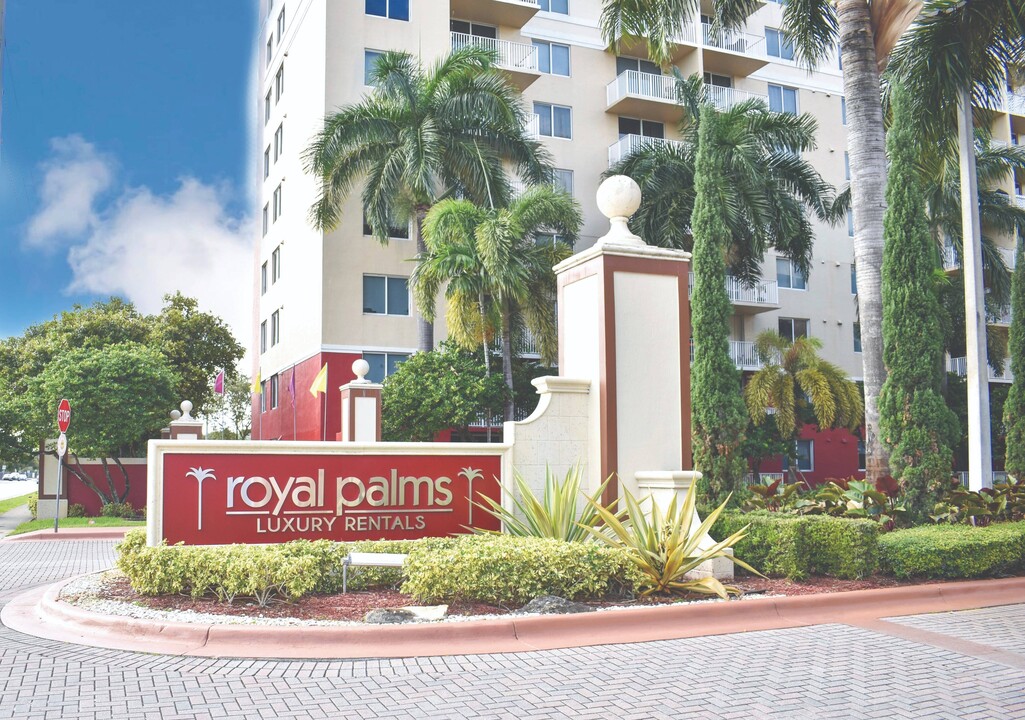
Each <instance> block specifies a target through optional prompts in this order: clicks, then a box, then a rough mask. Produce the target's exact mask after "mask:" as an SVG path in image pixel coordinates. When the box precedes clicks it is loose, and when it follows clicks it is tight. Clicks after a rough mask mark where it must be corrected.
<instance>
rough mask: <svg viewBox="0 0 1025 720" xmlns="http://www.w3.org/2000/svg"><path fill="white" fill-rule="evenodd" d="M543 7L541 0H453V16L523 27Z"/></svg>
mask: <svg viewBox="0 0 1025 720" xmlns="http://www.w3.org/2000/svg"><path fill="white" fill-rule="evenodd" d="M540 9H541V4H540V2H539V0H452V2H451V4H450V12H451V16H452V17H454V18H459V19H460V20H472V21H474V22H480V23H487V24H488V25H509V26H512V27H514V28H521V27H523V26H524V25H526V24H527V21H528V20H530V19H531V18H532V17H534V15H536V14H537V12H538V11H539V10H540Z"/></svg>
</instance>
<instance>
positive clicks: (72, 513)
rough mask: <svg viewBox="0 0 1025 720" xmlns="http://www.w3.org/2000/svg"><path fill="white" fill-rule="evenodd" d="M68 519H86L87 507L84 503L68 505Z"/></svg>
mask: <svg viewBox="0 0 1025 720" xmlns="http://www.w3.org/2000/svg"><path fill="white" fill-rule="evenodd" d="M68 517H69V518H81V517H85V505H83V504H82V503H72V504H71V505H68Z"/></svg>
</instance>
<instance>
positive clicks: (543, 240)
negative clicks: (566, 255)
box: [534, 233, 573, 250]
mask: <svg viewBox="0 0 1025 720" xmlns="http://www.w3.org/2000/svg"><path fill="white" fill-rule="evenodd" d="M556 243H562V244H564V245H565V246H566V247H568V248H569V249H570V250H572V249H573V243H571V242H570V241H569V240H567V239H566V238H565V237H564V236H562V235H559V234H557V233H536V234H535V235H534V244H535V245H538V246H541V247H544V246H546V245H555V244H556Z"/></svg>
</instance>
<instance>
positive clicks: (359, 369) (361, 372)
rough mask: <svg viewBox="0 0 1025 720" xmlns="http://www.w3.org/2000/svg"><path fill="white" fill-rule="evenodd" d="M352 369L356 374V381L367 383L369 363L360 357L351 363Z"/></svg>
mask: <svg viewBox="0 0 1025 720" xmlns="http://www.w3.org/2000/svg"><path fill="white" fill-rule="evenodd" d="M352 371H353V372H354V373H355V374H356V380H355V381H354V382H358V383H368V382H370V381H369V380H367V373H368V372H370V363H368V362H367V361H366V360H364V359H363V358H360V359H359V360H357V361H356V362H354V363H353V364H352Z"/></svg>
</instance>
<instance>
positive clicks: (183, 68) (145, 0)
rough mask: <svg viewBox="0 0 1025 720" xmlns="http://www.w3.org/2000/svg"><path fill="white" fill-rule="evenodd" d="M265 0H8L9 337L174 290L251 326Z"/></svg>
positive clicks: (1, 242) (150, 305)
mask: <svg viewBox="0 0 1025 720" xmlns="http://www.w3.org/2000/svg"><path fill="white" fill-rule="evenodd" d="M255 1H256V0H216V1H213V2H211V1H210V0H203V1H200V0H179V1H178V2H175V3H166V2H151V1H149V0H7V13H6V27H5V34H6V47H5V56H4V78H3V80H4V82H3V92H4V96H3V116H2V127H0V137H2V156H0V338H2V337H6V336H8V335H17V334H21V332H23V330H24V329H25V328H26V327H27V326H29V325H31V324H33V323H37V322H40V321H43V320H46V319H48V318H50V317H52V316H53V315H54V314H55V313H57V312H60V311H61V310H64V309H68V308H70V307H71V306H72V304H73V303H76V302H77V303H90V302H92V301H93V300H95V299H98V298H102V297H106V296H109V295H111V294H118V295H122V296H125V297H127V298H128V299H130V300H133V301H134V302H136V304H137V305H139V306H140V308H142V309H143V310H146V311H150V312H152V311H153V310H154V309H156V308H158V307H159V304H160V297H161V295H162V294H163V293H164V292H168V291H170V290H172V289H177V288H181V289H182V290H183V291H185V292H186V293H187V294H192V295H195V296H197V297H199V299H200V302H201V304H202V305H204V306H205V308H206V309H208V310H211V311H213V312H217V313H218V314H221V315H222V316H225V317H226V318H227V319H229V321H231V322H232V323H233V324H234V325H235V327H237V328H239V329H244V323H245V321H246V314H247V313H248V307H250V304H249V303H250V301H249V296H248V293H249V287H248V283H249V282H250V280H249V277H250V272H249V267H250V257H251V251H250V250H249V249H248V248H249V247H250V238H251V237H252V236H251V235H250V234H249V227H250V223H251V216H252V213H251V211H250V208H249V202H248V197H247V192H246V188H247V180H248V177H249V171H250V167H249V165H250V159H249V158H250V153H249V151H248V149H247V148H248V136H249V133H248V129H249V127H250V122H249V121H250V119H251V117H250V116H252V115H255V113H256V110H255V107H256V103H255V100H253V99H251V98H250V91H249V86H250V77H251V76H250V66H251V63H250V60H251V55H252V49H253V46H254V44H255V43H254V40H253V39H254V37H255V35H256V32H257V28H256V25H255V23H256V15H257V12H256V10H255ZM250 105H252V108H250V107H249V106H250ZM240 282H241V283H242V291H236V292H230V291H228V290H227V287H230V286H231V285H234V286H235V287H236V288H238V287H239V283H240ZM240 339H241V340H242V341H243V342H245V341H246V339H247V338H246V337H241V338H240Z"/></svg>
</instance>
